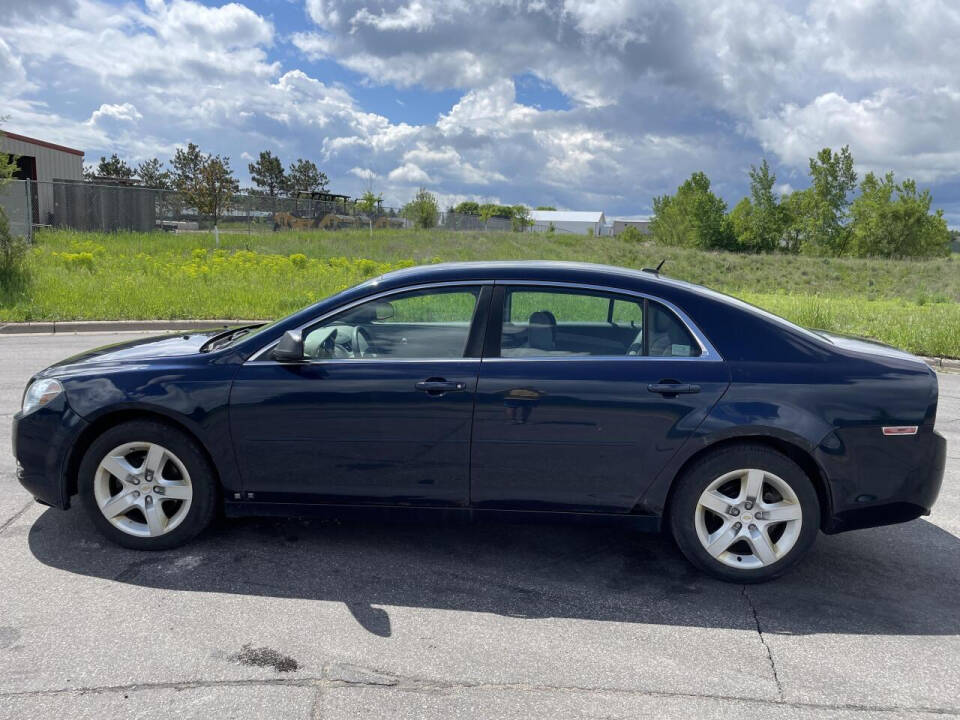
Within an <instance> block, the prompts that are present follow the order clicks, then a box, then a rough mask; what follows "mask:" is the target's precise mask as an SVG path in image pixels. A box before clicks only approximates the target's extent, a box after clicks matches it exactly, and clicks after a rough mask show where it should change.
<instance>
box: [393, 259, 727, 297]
mask: <svg viewBox="0 0 960 720" xmlns="http://www.w3.org/2000/svg"><path fill="white" fill-rule="evenodd" d="M523 278H526V279H530V280H548V279H549V280H554V281H558V282H563V281H569V282H579V283H585V282H593V283H595V284H606V285H614V286H623V287H636V286H637V284H642V285H650V286H656V285H663V286H670V287H674V288H683V289H685V290H688V291H691V292H697V291H704V292H706V293H710V292H711V291H709V290H708V289H707V288H705V287H702V286H700V285H694V284H693V283H688V282H684V281H682V280H675V279H673V278H669V277H664V276H662V275H660V274H658V273H656V272H653V271H649V270H635V269H632V268H624V267H617V266H614V265H602V264H600V263H587V262H571V261H567V260H494V261H470V262H444V263H434V264H432V265H417V266H415V267H409V268H403V269H401V270H394V271H392V272H388V273H385V274H384V275H382V276H380V277H379V278H377V284H378V285H385V286H388V287H393V286H396V285H403V284H410V283H416V282H443V281H457V280H518V279H523Z"/></svg>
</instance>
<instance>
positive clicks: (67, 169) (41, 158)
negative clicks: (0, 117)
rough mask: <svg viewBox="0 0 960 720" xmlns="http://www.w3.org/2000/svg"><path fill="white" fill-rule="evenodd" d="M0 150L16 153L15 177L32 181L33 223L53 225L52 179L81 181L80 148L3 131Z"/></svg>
mask: <svg viewBox="0 0 960 720" xmlns="http://www.w3.org/2000/svg"><path fill="white" fill-rule="evenodd" d="M0 152H5V153H7V154H9V155H16V156H17V172H16V174H15V175H14V177H16V178H17V179H20V180H33V181H34V182H33V183H31V186H32V187H33V188H34V189H35V193H34V196H33V223H34V225H50V224H52V222H53V211H54V200H53V185H52V184H51V181H52V180H82V179H83V151H82V150H75V149H74V148H69V147H64V146H63V145H55V144H54V143H51V142H47V141H46V140H37V139H36V138H31V137H26V136H24V135H17V134H16V133H12V132H7V131H6V130H4V131H3V133H2V135H0Z"/></svg>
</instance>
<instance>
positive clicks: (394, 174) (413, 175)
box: [387, 162, 433, 184]
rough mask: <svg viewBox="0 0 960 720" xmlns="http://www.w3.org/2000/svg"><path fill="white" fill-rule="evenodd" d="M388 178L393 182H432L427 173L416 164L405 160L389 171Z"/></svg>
mask: <svg viewBox="0 0 960 720" xmlns="http://www.w3.org/2000/svg"><path fill="white" fill-rule="evenodd" d="M387 179H388V180H392V181H393V182H395V183H397V182H398V183H428V184H429V183H432V182H433V179H432V178H431V177H430V176H429V175H427V173H426V172H424V171H423V169H422V168H420V167H419V166H418V165H415V164H414V163H411V162H407V163H404V164H403V165H401V166H400V167H396V168H394V169H393V170H391V171H390V174H389V175H387Z"/></svg>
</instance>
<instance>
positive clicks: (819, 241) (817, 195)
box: [789, 146, 857, 255]
mask: <svg viewBox="0 0 960 720" xmlns="http://www.w3.org/2000/svg"><path fill="white" fill-rule="evenodd" d="M810 181H811V184H810V187H809V188H807V189H806V190H802V191H800V192H801V193H803V194H802V195H800V197H796V198H794V199H793V200H792V202H791V208H790V209H791V213H790V214H791V219H790V221H791V227H790V229H789V233H790V234H791V235H793V236H794V237H795V238H796V243H797V244H798V245H799V247H800V249H801V250H802V251H803V252H808V253H812V254H817V255H843V254H844V253H845V252H846V250H847V244H848V243H849V240H850V233H849V232H848V227H847V219H848V216H849V208H850V198H849V196H850V193H852V192H853V191H854V190H855V189H856V187H857V174H856V172H854V170H853V156H852V155H851V154H850V148H849V147H848V146H844V147H843V148H841V149H840V152H837V153H835V152H833V151H832V150H831V149H830V148H823V149H822V150H821V151H820V152H819V153H817V156H816V157H812V158H810ZM799 194H800V193H794V195H799Z"/></svg>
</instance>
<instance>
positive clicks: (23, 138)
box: [2, 130, 83, 157]
mask: <svg viewBox="0 0 960 720" xmlns="http://www.w3.org/2000/svg"><path fill="white" fill-rule="evenodd" d="M2 134H3V135H6V136H7V137H8V138H11V139H13V140H20V141H21V142H27V143H30V144H31V145H39V146H40V147H45V148H50V149H51V150H60V151H61V152H67V153H70V154H71V155H79V156H80V157H83V150H75V149H73V148H68V147H66V146H64V145H56V144H54V143H51V142H47V141H46V140H37V139H36V138H32V137H27V136H26V135H17V134H16V133H12V132H7V131H6V130H4V131H3V133H2Z"/></svg>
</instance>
